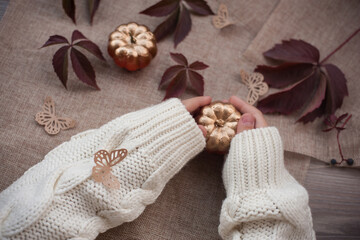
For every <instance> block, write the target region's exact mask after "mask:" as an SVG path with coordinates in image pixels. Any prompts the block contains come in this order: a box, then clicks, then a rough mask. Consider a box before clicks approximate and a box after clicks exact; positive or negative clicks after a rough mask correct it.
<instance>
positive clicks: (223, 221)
mask: <svg viewBox="0 0 360 240" xmlns="http://www.w3.org/2000/svg"><path fill="white" fill-rule="evenodd" d="M223 181H224V185H225V189H226V194H227V197H226V199H225V200H224V202H223V205H222V209H221V215H220V225H219V233H220V235H221V236H222V238H223V239H264V240H266V239H315V233H314V231H313V228H312V218H311V212H310V208H309V205H308V194H307V192H306V190H305V189H304V188H303V187H302V186H301V185H300V184H299V183H298V182H297V181H296V180H295V179H294V178H293V177H292V176H291V175H290V174H289V172H288V171H287V170H286V169H285V166H284V159H283V147H282V142H281V138H280V135H279V132H278V130H277V129H276V128H274V127H267V128H259V129H254V130H248V131H244V132H242V133H240V134H238V135H236V136H235V137H234V138H233V139H232V142H231V147H230V150H229V154H228V156H227V159H226V161H225V164H224V169H223Z"/></svg>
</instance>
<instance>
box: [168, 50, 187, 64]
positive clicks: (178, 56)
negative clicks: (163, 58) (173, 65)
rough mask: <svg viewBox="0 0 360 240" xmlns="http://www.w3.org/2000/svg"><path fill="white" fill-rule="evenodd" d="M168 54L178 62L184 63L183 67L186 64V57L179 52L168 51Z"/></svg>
mask: <svg viewBox="0 0 360 240" xmlns="http://www.w3.org/2000/svg"><path fill="white" fill-rule="evenodd" d="M170 56H171V58H172V59H173V60H174V61H175V62H177V63H178V64H181V65H184V67H187V66H188V61H187V59H186V57H185V56H184V55H182V54H181V53H170Z"/></svg>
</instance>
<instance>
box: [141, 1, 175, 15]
mask: <svg viewBox="0 0 360 240" xmlns="http://www.w3.org/2000/svg"><path fill="white" fill-rule="evenodd" d="M178 7H179V0H161V1H160V2H158V3H156V4H154V5H152V6H151V7H149V8H147V9H145V10H144V11H142V12H140V13H141V14H146V15H149V16H154V17H164V16H167V15H169V14H170V13H172V12H173V11H175V10H176V9H177V8H178Z"/></svg>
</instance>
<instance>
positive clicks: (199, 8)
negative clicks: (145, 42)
mask: <svg viewBox="0 0 360 240" xmlns="http://www.w3.org/2000/svg"><path fill="white" fill-rule="evenodd" d="M181 2H182V0H161V1H160V2H158V3H156V4H154V5H152V6H150V7H149V8H147V9H145V10H143V11H141V12H140V13H141V14H146V15H149V16H155V17H163V16H167V15H169V14H171V16H170V17H169V18H167V19H166V20H165V21H164V22H162V23H161V24H160V25H159V26H157V27H156V29H155V30H154V34H155V36H156V40H157V41H161V40H162V39H164V38H165V37H166V36H167V35H170V34H171V33H172V32H174V31H175V34H174V44H175V47H176V46H177V45H178V44H179V43H180V42H181V41H183V40H184V39H185V38H186V36H187V35H188V33H189V32H190V30H191V24H192V23H191V17H190V12H189V9H188V8H187V6H189V7H190V8H191V9H192V12H194V13H196V14H198V15H203V16H206V15H211V14H214V13H213V11H212V10H211V8H210V7H209V6H208V4H207V3H206V1H205V0H186V4H187V6H185V5H184V4H181V7H180V3H181Z"/></svg>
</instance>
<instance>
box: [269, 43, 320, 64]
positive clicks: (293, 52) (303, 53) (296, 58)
mask: <svg viewBox="0 0 360 240" xmlns="http://www.w3.org/2000/svg"><path fill="white" fill-rule="evenodd" d="M264 56H265V57H268V58H272V59H275V60H280V61H286V62H292V63H318V62H319V57H320V53H319V50H318V49H317V48H316V47H314V46H313V45H311V44H309V43H307V42H305V41H302V40H295V39H290V40H289V41H282V44H276V45H275V47H273V48H272V49H270V50H268V51H266V52H265V53H264Z"/></svg>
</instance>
